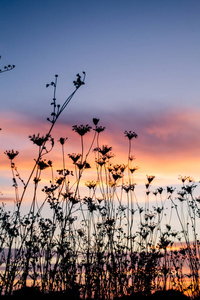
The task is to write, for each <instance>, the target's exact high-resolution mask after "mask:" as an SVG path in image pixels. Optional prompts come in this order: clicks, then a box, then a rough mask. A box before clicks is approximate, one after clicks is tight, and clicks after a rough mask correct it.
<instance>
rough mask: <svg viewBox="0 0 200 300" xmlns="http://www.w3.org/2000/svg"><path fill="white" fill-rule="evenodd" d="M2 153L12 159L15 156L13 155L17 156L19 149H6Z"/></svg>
mask: <svg viewBox="0 0 200 300" xmlns="http://www.w3.org/2000/svg"><path fill="white" fill-rule="evenodd" d="M4 153H5V154H6V155H7V156H8V158H9V159H10V160H13V159H14V158H15V156H17V155H18V154H19V151H14V150H8V151H7V150H6V151H5V152H4Z"/></svg>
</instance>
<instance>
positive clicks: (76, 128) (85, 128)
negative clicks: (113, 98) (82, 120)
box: [72, 124, 92, 136]
mask: <svg viewBox="0 0 200 300" xmlns="http://www.w3.org/2000/svg"><path fill="white" fill-rule="evenodd" d="M72 127H73V128H72V130H73V131H75V132H77V133H78V134H79V135H80V136H83V135H85V134H86V133H87V132H90V130H91V128H92V127H91V126H89V125H88V124H86V125H85V126H84V125H80V126H77V125H74V126H72Z"/></svg>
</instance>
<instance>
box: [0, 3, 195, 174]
mask: <svg viewBox="0 0 200 300" xmlns="http://www.w3.org/2000/svg"><path fill="white" fill-rule="evenodd" d="M199 15H200V2H199V1H197V0H192V1H185V0H173V1H160V0H159V1H158V0H155V1H153V0H152V1H150V0H144V1H143V0H140V1H139V0H138V1H134V0H132V1H128V0H125V1H119V0H115V1H113V0H109V1H104V0H103V1H97V0H92V1H90V0H86V1H79V0H78V1H61V0H58V1H52V0H48V1H45V0H41V1H32V0H29V1H22V0H18V1H16V0H15V1H14V0H9V1H7V0H0V28H1V39H0V54H1V56H2V59H1V61H0V63H1V66H4V65H6V64H9V63H11V64H15V65H16V68H15V69H14V70H13V71H11V72H6V73H4V74H1V81H0V88H1V96H0V97H1V102H0V120H1V124H0V127H2V128H3V130H2V133H1V136H2V140H3V141H4V144H3V145H2V146H1V149H2V151H4V150H5V149H4V148H5V146H6V147H12V148H13V147H14V146H12V143H13V142H14V141H15V142H17V141H16V139H14V137H13V136H12V126H13V127H15V128H18V127H19V128H20V130H21V131H18V144H17V145H19V147H21V148H23V146H24V147H25V148H26V147H27V143H28V141H24V142H23V140H26V139H27V134H28V133H27V132H26V131H23V130H22V129H23V128H24V129H26V127H27V130H30V131H32V132H30V131H29V134H32V133H37V132H38V131H39V130H40V131H42V128H43V126H44V124H46V123H45V122H46V121H45V120H46V117H48V116H49V113H50V112H51V107H50V105H49V104H50V101H51V97H52V91H51V90H50V89H46V88H45V85H46V83H48V82H51V81H52V80H53V79H54V74H58V75H59V82H58V93H57V98H58V102H60V103H62V102H63V101H64V100H65V99H66V97H67V96H68V95H69V94H70V93H71V91H72V90H73V84H72V81H73V80H74V79H75V75H76V73H78V72H81V71H85V72H86V73H87V76H86V85H85V86H84V87H82V88H81V89H80V90H79V92H78V94H77V95H76V96H75V98H74V99H73V100H72V102H71V103H70V105H69V106H68V107H67V110H66V111H65V112H64V113H63V115H62V116H61V119H60V121H59V122H60V124H66V125H74V124H82V123H88V122H90V120H91V119H92V118H93V117H99V118H100V119H101V121H102V123H103V125H106V127H107V128H108V129H109V130H110V132H111V137H112V136H113V135H114V136H116V137H118V132H119V134H120V135H121V136H123V132H124V130H133V131H136V132H137V133H138V136H139V138H138V141H137V145H136V152H137V157H139V158H140V160H141V161H140V163H141V164H144V165H143V166H142V168H143V170H144V169H145V166H146V167H147V170H148V171H149V170H150V168H152V167H153V170H152V171H155V172H157V173H158V174H159V176H164V175H163V174H164V173H165V170H164V169H166V164H167V163H168V162H169V161H170V160H171V164H170V166H171V169H170V167H169V165H167V168H169V169H170V170H169V173H170V172H171V174H172V175H173V176H174V175H175V176H176V175H177V174H178V172H179V171H178V170H177V171H176V172H175V174H174V173H173V172H174V168H178V167H180V166H181V167H182V168H183V170H182V169H181V170H182V171H183V172H190V174H189V175H193V173H194V175H196V174H197V170H199V163H198V160H199V146H200V142H199V141H198V138H199V130H200V125H199V113H200V101H199V100H200V85H199V78H200V67H199V61H200V35H199V29H200V18H199ZM43 122H44V123H43ZM28 123H30V124H29V125H28ZM26 124H27V125H26ZM33 131H34V132H33ZM15 137H16V133H15ZM19 137H20V139H19ZM6 139H9V141H7V140H6ZM117 140H118V143H119V144H120V143H121V141H122V140H121V138H117ZM112 141H113V140H112ZM23 143H24V144H23ZM115 144H117V141H115ZM116 148H117V146H116ZM117 149H118V148H117ZM119 149H120V146H119ZM149 161H153V162H152V164H150V165H147V164H148V162H149ZM161 162H162V164H163V165H162V168H161ZM176 162H177V167H176V166H175V163H176ZM161 169H162V170H161ZM145 172H147V171H144V173H145ZM191 173H192V174H191ZM155 175H156V174H155ZM183 175H185V174H183ZM186 175H188V174H186Z"/></svg>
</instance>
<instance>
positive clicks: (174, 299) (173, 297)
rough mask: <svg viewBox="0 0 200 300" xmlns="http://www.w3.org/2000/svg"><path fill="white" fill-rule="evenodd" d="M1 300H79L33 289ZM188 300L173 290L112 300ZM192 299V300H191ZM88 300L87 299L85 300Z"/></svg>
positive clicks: (74, 297) (195, 299) (71, 295)
mask: <svg viewBox="0 0 200 300" xmlns="http://www.w3.org/2000/svg"><path fill="white" fill-rule="evenodd" d="M0 299H2V300H9V299H11V300H14V299H20V300H23V299H26V300H29V299H35V300H39V299H42V300H50V299H54V300H59V299H61V300H62V299H63V300H64V299H65V300H79V299H80V298H79V297H78V296H77V295H74V294H73V293H69V292H66V293H61V292H52V293H49V294H42V293H41V292H39V291H38V290H36V289H35V288H25V289H21V290H18V291H15V292H14V293H13V295H12V296H0ZM148 299H149V300H190V299H191V298H189V297H187V296H185V295H183V294H182V293H180V292H178V291H175V290H168V291H165V292H164V291H157V292H155V293H154V294H152V295H150V296H144V295H142V294H141V293H135V294H132V295H131V296H124V297H117V298H114V300H148ZM193 299H194V300H200V297H196V298H193ZM193 299H192V300H193ZM87 300H89V299H87ZM95 300H104V299H95Z"/></svg>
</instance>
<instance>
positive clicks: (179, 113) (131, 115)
mask: <svg viewBox="0 0 200 300" xmlns="http://www.w3.org/2000/svg"><path fill="white" fill-rule="evenodd" d="M199 114H200V111H199V110H197V109H192V108H191V109H187V110H186V109H185V110H184V109H182V110H181V109H176V110H175V109H174V110H172V109H163V110H161V109H157V110H155V109H153V108H152V109H151V110H149V111H147V110H139V109H138V110H135V111H133V112H127V111H126V110H125V109H124V111H121V112H120V113H119V112H117V111H116V112H115V114H110V113H109V112H104V113H103V112H101V111H99V114H97V113H95V115H93V113H92V112H88V113H87V112H86V111H85V112H84V111H83V112H82V113H80V114H77V113H76V114H75V113H72V114H70V115H69V116H68V118H65V116H64V115H63V116H62V117H61V118H60V119H59V120H58V122H57V124H56V125H55V128H54V129H53V131H52V136H53V137H54V138H55V147H54V149H53V151H52V152H50V153H49V154H48V155H47V156H46V159H52V160H53V162H54V164H55V168H62V158H61V154H62V151H61V146H60V144H59V143H58V142H57V141H58V139H59V138H60V137H67V138H68V140H67V142H66V145H65V157H66V160H67V166H68V167H71V162H70V161H69V158H68V153H73V152H75V153H80V152H81V140H80V136H79V135H78V134H77V133H75V132H73V131H72V126H73V125H75V124H77V125H81V124H84V125H86V124H89V125H91V126H93V124H92V118H93V117H97V118H100V122H99V125H102V126H105V127H106V129H105V131H104V132H102V133H101V134H100V138H99V142H100V145H103V144H104V145H109V146H112V148H113V150H112V151H113V153H114V154H115V155H116V156H115V157H114V158H113V162H115V163H127V160H128V142H129V141H128V139H127V138H126V137H125V135H124V131H125V130H128V131H129V130H131V131H135V132H136V133H137V134H138V138H137V139H133V140H132V154H133V155H135V157H136V160H135V161H134V164H135V165H137V166H139V167H140V169H139V171H137V174H138V177H141V178H143V179H144V177H145V176H146V174H151V173H155V175H156V176H158V177H160V178H161V179H164V178H168V179H169V178H170V176H171V177H172V176H176V179H177V177H178V176H179V175H191V176H197V174H198V169H199V164H198V161H199V149H200V139H199V132H200V123H199ZM4 115H5V116H6V117H4V118H2V119H1V127H2V129H3V130H2V131H1V132H0V138H1V141H3V142H2V143H1V146H0V152H1V155H0V164H1V170H4V171H6V170H7V169H8V167H9V161H8V160H7V158H6V156H5V155H4V154H3V152H4V151H5V150H11V149H14V150H18V151H19V152H20V153H19V155H18V156H17V157H16V165H17V167H18V170H19V172H20V175H21V173H22V175H23V176H25V177H27V176H28V174H29V172H30V170H31V168H32V167H33V165H34V159H35V158H37V153H38V149H37V146H36V145H33V144H32V142H31V141H30V140H29V138H28V136H29V135H30V134H31V135H32V134H34V133H35V134H37V133H41V134H42V135H43V134H45V133H46V132H48V129H49V128H50V125H51V124H50V123H49V122H47V121H46V119H44V120H42V119H40V118H38V119H35V118H32V117H31V116H27V115H23V114H15V113H12V114H10V113H9V114H8V113H5V114H4ZM94 133H95V132H94V131H93V130H92V131H91V132H90V133H88V134H86V135H85V136H84V153H85V154H86V153H87V151H88V149H89V147H90V144H91V141H92V139H93V135H94ZM93 146H94V147H96V142H95V144H94V145H93ZM89 163H93V165H94V154H93V153H92V154H91V155H90V156H89ZM23 176H22V177H23ZM23 178H24V177H23Z"/></svg>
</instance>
